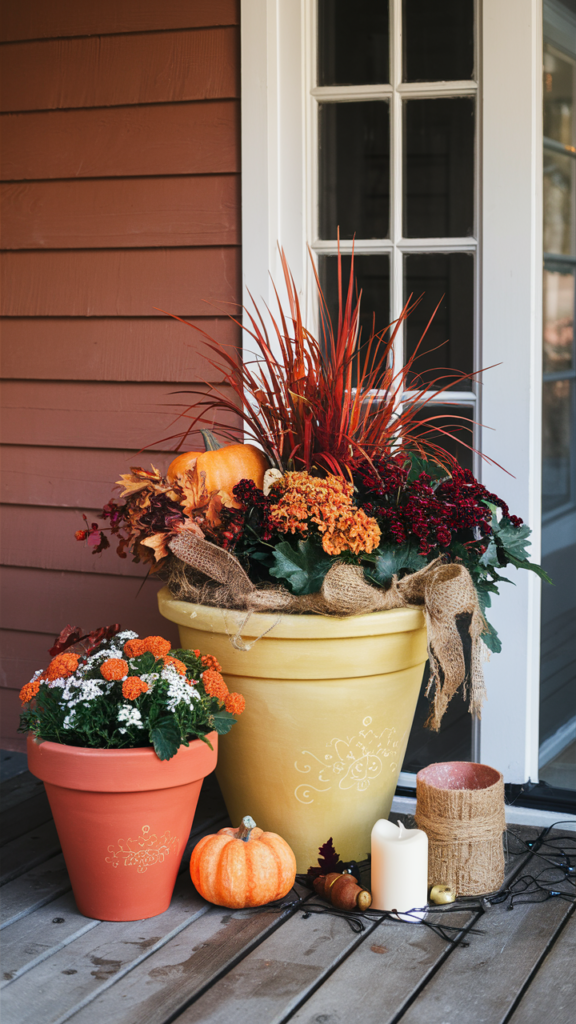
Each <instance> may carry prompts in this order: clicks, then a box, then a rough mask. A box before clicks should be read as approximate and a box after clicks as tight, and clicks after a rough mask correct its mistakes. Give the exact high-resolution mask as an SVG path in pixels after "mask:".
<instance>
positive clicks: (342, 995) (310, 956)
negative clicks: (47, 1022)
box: [134, 816, 526, 1024]
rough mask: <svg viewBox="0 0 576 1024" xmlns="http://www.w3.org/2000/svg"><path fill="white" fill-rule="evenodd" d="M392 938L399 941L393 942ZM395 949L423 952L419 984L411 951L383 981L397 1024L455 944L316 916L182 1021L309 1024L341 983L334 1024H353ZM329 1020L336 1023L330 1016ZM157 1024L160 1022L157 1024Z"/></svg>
mask: <svg viewBox="0 0 576 1024" xmlns="http://www.w3.org/2000/svg"><path fill="white" fill-rule="evenodd" d="M395 817H397V816H395ZM525 859H526V858H525V855H524V854H518V855H513V856H512V857H511V863H510V865H509V874H510V873H514V872H515V871H518V870H520V868H521V865H522V864H523V863H524V861H525ZM476 916H478V915H476V914H471V913H470V912H466V911H464V912H462V913H461V914H458V916H457V918H456V920H454V919H453V917H452V915H450V918H449V921H450V923H454V924H456V925H462V927H465V926H467V925H471V924H473V923H474V921H475V918H476ZM444 920H446V918H444ZM376 935H378V938H376ZM388 935H393V936H394V938H393V939H390V940H388ZM474 938H475V937H474ZM391 942H392V943H393V944H394V947H395V946H396V944H397V945H398V946H400V947H402V946H403V945H408V944H411V945H412V947H413V950H414V951H415V955H414V965H415V972H414V973H413V975H412V977H406V975H405V973H404V955H406V950H405V951H404V954H403V953H402V952H398V954H397V956H396V955H395V957H394V959H395V963H396V966H397V967H398V968H401V969H400V970H398V971H396V972H392V971H390V972H389V971H388V970H386V972H382V971H380V973H379V974H378V983H379V982H380V981H381V979H382V978H385V979H387V980H389V981H390V983H391V988H390V991H389V999H390V1014H389V1019H393V1018H394V1017H395V1015H396V1012H397V1010H398V1009H399V1007H400V1006H401V1005H402V1004H403V1003H404V1004H405V1003H406V1001H407V1000H408V999H409V997H410V994H411V993H412V992H413V991H414V987H415V985H416V984H423V983H424V982H425V979H426V978H427V977H428V976H429V975H431V974H432V973H433V971H434V970H435V969H436V967H437V965H438V964H439V963H441V962H442V961H443V960H444V959H445V958H446V957H447V956H448V955H449V953H450V948H449V947H448V946H447V944H446V943H445V942H442V941H441V940H439V939H438V937H437V936H435V935H434V934H433V933H432V932H431V931H430V930H429V929H427V928H425V927H424V926H421V925H414V926H411V925H407V924H401V923H398V924H396V923H390V922H386V923H384V924H382V925H378V923H377V922H373V923H371V924H368V925H367V927H366V930H365V931H364V932H363V933H361V934H360V935H356V934H354V933H353V932H352V931H351V930H350V928H349V926H348V924H347V923H346V921H345V920H342V919H340V918H334V917H331V916H317V917H316V916H313V917H311V918H309V919H308V920H304V921H303V920H302V916H301V915H300V914H298V915H296V917H295V918H294V919H293V920H291V921H289V922H287V923H286V924H284V925H283V927H282V929H281V930H280V931H279V932H277V933H275V934H274V935H272V936H271V937H270V938H269V939H267V940H266V941H265V942H264V943H262V945H260V946H259V947H258V948H257V949H256V950H254V952H252V953H251V954H250V955H249V956H248V957H246V958H245V959H243V960H242V961H241V962H240V963H239V964H237V965H236V966H234V967H233V968H232V969H231V970H230V971H229V972H228V974H227V975H226V976H225V977H224V978H223V979H222V980H221V981H220V982H219V983H218V985H217V986H215V987H212V988H211V989H210V990H209V991H208V992H206V993H205V994H204V995H203V996H202V997H201V998H199V999H198V1000H197V1001H195V1002H194V1003H193V1004H192V1005H191V1006H190V1007H189V1009H188V1010H186V1011H185V1012H184V1013H183V1014H182V1016H181V1017H180V1018H179V1021H181V1024H197V1022H198V1024H199V1022H204V1021H213V1022H220V1021H222V1022H224V1021H231V1022H232V1021H234V1022H236V1021H237V1022H241V1021H244V1020H248V1019H250V1021H251V1022H252V1024H258V1022H262V1024H267V1022H269V1021H274V1022H277V1021H284V1020H289V1019H298V1020H301V1021H302V1022H304V1021H306V1022H307V1024H308V1022H309V1021H310V1022H312V1021H316V1020H318V1018H319V1017H320V1019H322V1017H323V1016H324V1015H325V1014H326V1006H327V994H326V993H325V988H326V987H327V986H328V991H329V988H330V986H332V985H333V984H334V983H335V984H336V987H337V989H338V994H337V996H336V998H335V1000H334V1006H333V1013H336V1014H339V1015H340V1016H335V1017H334V1021H339V1020H341V1021H347V1020H353V1019H354V1018H355V1017H356V1016H357V1015H358V1012H359V1001H358V1000H359V995H358V993H359V992H364V990H365V988H370V987H372V988H373V989H374V988H375V977H374V969H375V963H374V961H375V959H376V956H377V954H375V953H374V952H373V951H372V946H380V947H382V948H386V949H389V948H390V943H391ZM359 958H361V959H362V963H363V968H364V974H365V977H364V978H363V980H364V982H365V984H362V980H361V978H360V977H358V972H357V970H356V969H355V967H354V965H355V964H356V963H357V960H358V959H359ZM341 975H342V977H343V979H344V980H343V984H342V986H340V985H339V978H340V976H341ZM394 986H395V987H394ZM328 999H329V996H328ZM308 1000H310V1004H311V1009H309V1003H308ZM329 1005H332V1004H331V1003H330V1004H329ZM300 1007H301V1009H300V1011H299V1012H298V1010H299V1008H300ZM374 1011H375V1013H374V1016H373V1017H371V1016H370V1015H369V1014H367V1007H365V1006H364V1002H363V1003H362V1024H367V1022H368V1021H371V1020H372V1019H373V1020H374V1021H375V1022H376V1021H378V1024H380V1021H381V1020H382V1014H383V1006H382V999H378V1000H377V1001H376V1003H375V1005H374ZM295 1013H296V1017H295V1018H294V1014H295ZM134 1019H136V1018H134ZM327 1020H328V1021H330V1020H331V1018H330V1016H329V1015H328V1017H327ZM150 1024H156V1022H155V1021H154V1022H152V1021H151V1022H150Z"/></svg>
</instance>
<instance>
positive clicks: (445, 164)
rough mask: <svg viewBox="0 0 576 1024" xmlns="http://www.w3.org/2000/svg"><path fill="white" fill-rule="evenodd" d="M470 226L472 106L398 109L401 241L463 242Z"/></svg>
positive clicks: (427, 103) (416, 104) (447, 103)
mask: <svg viewBox="0 0 576 1024" xmlns="http://www.w3.org/2000/svg"><path fill="white" fill-rule="evenodd" d="M473 225H474V100H473V99H469V98H466V97H462V98H459V99H445V100H444V99H441V100H408V101H407V102H406V103H405V104H404V236H405V237H406V238H434V237H437V238H448V237H464V236H468V235H471V234H472V233H473Z"/></svg>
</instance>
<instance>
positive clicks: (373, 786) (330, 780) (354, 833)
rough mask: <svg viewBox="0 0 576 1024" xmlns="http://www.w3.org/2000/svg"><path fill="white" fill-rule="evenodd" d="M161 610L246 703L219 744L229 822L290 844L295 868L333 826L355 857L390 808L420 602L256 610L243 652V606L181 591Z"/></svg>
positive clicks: (421, 659) (418, 640)
mask: <svg viewBox="0 0 576 1024" xmlns="http://www.w3.org/2000/svg"><path fill="white" fill-rule="evenodd" d="M158 603H159V606H160V611H161V613H162V615H164V616H165V617H166V618H167V619H170V620H171V621H172V622H176V623H177V624H178V626H179V628H180V642H181V644H182V647H185V648H192V649H194V648H200V650H201V651H202V652H204V653H207V654H214V655H215V656H216V657H217V658H218V661H219V662H220V663H221V665H222V671H223V674H224V678H225V679H226V682H227V684H228V687H229V689H230V690H235V691H237V692H238V693H242V694H243V695H244V697H245V698H246V710H245V711H244V713H243V714H242V716H241V717H240V718H239V719H238V722H237V724H236V725H235V726H234V727H233V729H232V731H231V732H230V733H229V734H228V735H227V736H222V737H221V738H220V740H219V744H218V767H217V771H216V774H217V776H218V781H219V783H220V787H221V789H222V793H223V796H224V800H225V801H226V806H227V808H228V812H229V814H230V818H231V820H232V822H233V823H234V824H239V823H240V821H241V820H242V818H243V817H244V815H245V814H250V815H251V816H252V817H253V818H254V819H255V821H256V822H257V824H258V825H259V827H260V828H263V829H266V830H267V831H269V832H277V833H278V834H279V835H281V836H283V838H284V839H286V841H287V842H288V843H289V844H290V846H291V847H292V849H293V850H294V853H295V854H296V861H297V865H298V871H301V872H302V871H306V870H307V869H308V867H309V866H310V865H311V864H315V863H316V861H317V858H318V847H319V846H320V845H321V844H322V843H325V842H326V840H327V839H328V838H329V837H330V836H332V838H333V840H334V845H335V847H336V849H337V851H338V853H339V854H340V856H341V857H342V859H343V860H352V859H353V860H362V859H364V858H365V857H366V855H367V854H368V852H369V850H370V832H371V830H372V826H373V824H374V822H375V821H377V819H378V818H387V817H388V814H389V813H390V807H391V804H392V797H393V795H394V791H395V789H396V784H397V781H398V774H399V772H400V768H401V766H402V761H403V758H404V752H405V750H406V744H407V742H408V736H409V733H410V728H411V725H412V719H413V717H414V711H415V709H416V701H417V699H418V694H419V691H420V684H421V682H422V672H423V669H424V665H425V662H426V625H425V619H424V614H423V612H422V610H421V609H420V608H395V609H394V610H392V611H386V612H373V613H372V614H370V615H356V616H353V617H351V618H346V619H337V618H333V617H331V616H323V615H279V614H262V613H260V612H258V613H253V614H252V615H251V616H250V617H249V618H248V621H247V622H246V624H245V626H244V627H243V629H242V637H243V640H244V642H245V643H246V644H247V645H249V644H250V643H251V641H253V640H256V638H258V637H260V639H258V640H256V642H255V643H254V644H253V646H251V647H250V649H249V650H238V649H237V648H236V647H235V646H233V645H232V643H231V642H230V638H231V637H232V636H234V635H235V634H236V633H237V631H238V629H239V627H240V625H241V623H242V621H243V620H244V619H245V618H246V615H245V613H243V612H234V611H224V610H223V609H220V608H211V607H207V606H206V605H197V604H190V603H189V602H187V601H176V600H174V599H173V598H172V597H171V596H170V592H169V590H168V588H167V587H164V588H163V589H162V590H161V591H160V592H159V594H158Z"/></svg>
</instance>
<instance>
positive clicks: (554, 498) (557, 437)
mask: <svg viewBox="0 0 576 1024" xmlns="http://www.w3.org/2000/svg"><path fill="white" fill-rule="evenodd" d="M570 391H571V388H570V381H569V380H554V381H545V382H544V390H543V394H542V511H543V512H545V513H546V512H552V511H553V510H554V509H557V508H561V507H562V506H563V505H566V504H568V502H569V501H570V490H571V488H570V475H571V474H570V469H571V466H570V461H571V460H570V424H571V419H572V417H571V412H572V410H571V401H570V399H571V395H570Z"/></svg>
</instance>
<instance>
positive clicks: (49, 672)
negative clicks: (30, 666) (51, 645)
mask: <svg viewBox="0 0 576 1024" xmlns="http://www.w3.org/2000/svg"><path fill="white" fill-rule="evenodd" d="M78 660H79V659H78V655H77V654H72V653H70V652H67V651H64V654H57V655H56V657H55V658H52V661H51V662H50V664H49V665H48V668H47V669H46V678H47V679H65V678H66V676H71V675H72V673H73V672H75V671H76V669H77V668H78Z"/></svg>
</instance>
